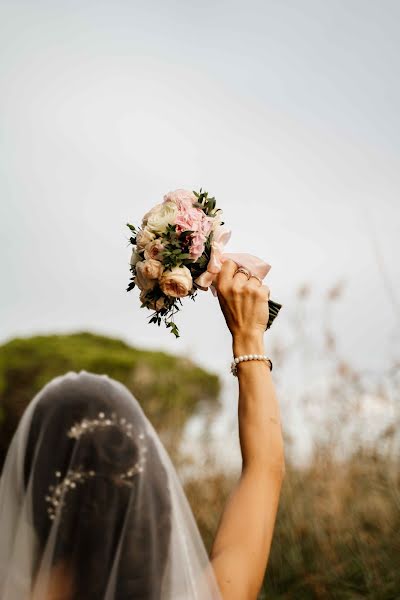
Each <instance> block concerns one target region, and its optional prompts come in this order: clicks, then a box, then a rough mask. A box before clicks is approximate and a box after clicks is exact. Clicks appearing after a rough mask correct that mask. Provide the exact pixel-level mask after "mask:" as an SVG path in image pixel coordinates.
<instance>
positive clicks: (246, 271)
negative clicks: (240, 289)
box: [235, 267, 251, 279]
mask: <svg viewBox="0 0 400 600" xmlns="http://www.w3.org/2000/svg"><path fill="white" fill-rule="evenodd" d="M236 273H243V275H246V277H247V279H250V277H251V273H250V271H248V270H247V269H245V268H244V267H239V268H238V269H236V271H235V275H236Z"/></svg>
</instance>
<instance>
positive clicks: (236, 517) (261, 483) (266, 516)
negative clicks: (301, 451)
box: [211, 336, 284, 600]
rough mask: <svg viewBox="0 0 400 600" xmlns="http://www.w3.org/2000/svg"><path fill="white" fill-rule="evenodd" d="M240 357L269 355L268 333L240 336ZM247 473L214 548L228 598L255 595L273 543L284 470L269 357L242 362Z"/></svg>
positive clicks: (241, 398) (241, 417) (232, 498)
mask: <svg viewBox="0 0 400 600" xmlns="http://www.w3.org/2000/svg"><path fill="white" fill-rule="evenodd" d="M233 352H234V356H240V355H243V354H265V349H264V344H263V340H262V338H257V337H252V336H239V337H237V336H236V337H234V341H233ZM238 379H239V409H238V410H239V435H240V445H241V451H242V459H243V465H242V473H241V476H240V479H239V481H238V483H237V485H236V486H235V489H234V490H233V491H232V494H231V496H230V498H229V500H228V502H227V505H226V507H225V509H224V512H223V514H222V517H221V521H220V524H219V527H218V531H217V535H216V538H215V542H214V545H213V548H212V552H211V558H212V562H213V566H214V569H215V572H216V575H217V579H218V583H219V585H220V589H221V592H222V595H223V598H224V599H225V598H227V599H229V600H236V599H238V600H239V599H240V600H255V598H257V595H258V593H259V590H260V587H261V585H262V581H263V578H264V573H265V568H266V565H267V561H268V556H269V552H270V548H271V542H272V536H273V531H274V525H275V518H276V513H277V510H278V503H279V495H280V490H281V484H282V479H283V475H284V454H283V441H282V430H281V423H280V413H279V406H278V402H277V399H276V395H275V390H274V385H273V382H272V378H271V373H270V370H269V367H268V366H267V365H266V364H265V362H263V361H246V362H242V363H240V364H239V365H238Z"/></svg>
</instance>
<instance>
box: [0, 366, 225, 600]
mask: <svg viewBox="0 0 400 600" xmlns="http://www.w3.org/2000/svg"><path fill="white" fill-rule="evenodd" d="M0 531H1V535H0V598H1V599H2V600H47V599H50V598H51V599H53V598H57V600H83V599H85V600H103V599H104V600H131V599H132V600H133V599H137V600H150V599H151V600H214V599H215V600H220V598H221V596H220V593H219V591H218V588H217V584H216V582H215V578H214V576H213V572H212V568H211V566H210V564H209V560H208V557H207V554H206V551H205V548H204V546H203V543H202V540H201V537H200V534H199V531H198V529H197V526H196V523H195V521H194V518H193V515H192V512H191V510H190V507H189V505H188V502H187V500H186V497H185V495H184V492H183V490H182V487H181V485H180V483H179V480H178V478H177V475H176V472H175V469H174V467H173V465H172V463H171V461H170V459H169V457H168V455H167V453H166V451H165V449H164V447H163V446H162V444H161V442H160V440H159V438H158V436H157V433H156V432H155V430H154V429H153V427H152V426H151V424H150V423H149V421H148V420H147V418H146V416H145V415H144V413H143V411H142V409H141V408H140V406H139V404H138V402H137V401H136V400H135V398H134V397H133V396H132V394H131V393H130V392H129V390H128V389H127V388H126V387H125V386H123V385H122V384H120V383H118V382H117V381H114V380H112V379H110V378H108V377H107V376H105V375H101V376H100V375H93V374H90V373H87V372H85V371H81V372H80V373H78V374H77V373H67V374H66V375H64V376H62V377H57V378H55V379H53V380H52V381H51V382H50V383H48V384H47V385H46V386H45V387H44V388H43V389H42V390H41V391H40V392H39V393H38V394H37V395H36V397H35V398H34V399H33V400H32V402H31V403H30V404H29V406H28V407H27V409H26V410H25V413H24V415H23V417H22V419H21V421H20V423H19V426H18V429H17V431H16V433H15V435H14V438H13V440H12V443H11V445H10V448H9V451H8V454H7V458H6V462H5V465H4V469H3V474H2V477H1V480H0Z"/></svg>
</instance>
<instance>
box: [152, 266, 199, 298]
mask: <svg viewBox="0 0 400 600" xmlns="http://www.w3.org/2000/svg"><path fill="white" fill-rule="evenodd" d="M192 287H193V280H192V275H191V273H190V271H189V269H188V268H187V267H174V268H173V269H171V270H168V271H164V272H163V274H162V276H161V278H160V288H161V290H162V291H163V292H164V294H165V295H166V296H172V297H173V298H182V297H183V296H187V295H188V293H189V292H190V290H191V289H192Z"/></svg>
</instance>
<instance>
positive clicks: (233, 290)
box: [214, 260, 269, 340]
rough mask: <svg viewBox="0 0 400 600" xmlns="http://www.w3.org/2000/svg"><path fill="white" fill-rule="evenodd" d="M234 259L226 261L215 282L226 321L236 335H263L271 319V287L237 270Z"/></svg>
mask: <svg viewBox="0 0 400 600" xmlns="http://www.w3.org/2000/svg"><path fill="white" fill-rule="evenodd" d="M237 269H238V265H237V264H236V263H235V262H234V261H233V260H226V261H224V263H223V265H222V268H221V271H220V272H219V274H218V276H217V279H216V281H215V283H214V286H215V288H216V290H217V293H218V300H219V303H220V306H221V310H222V312H223V314H224V317H225V320H226V324H227V326H228V328H229V331H230V332H231V334H232V337H233V338H234V340H235V339H254V338H256V339H262V337H263V335H264V333H265V329H266V327H267V323H268V316H269V311H268V299H269V289H268V287H267V286H266V285H262V284H261V282H260V281H259V280H258V279H257V278H256V277H250V279H248V278H247V276H246V275H245V274H244V273H240V272H239V273H236V271H237Z"/></svg>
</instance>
